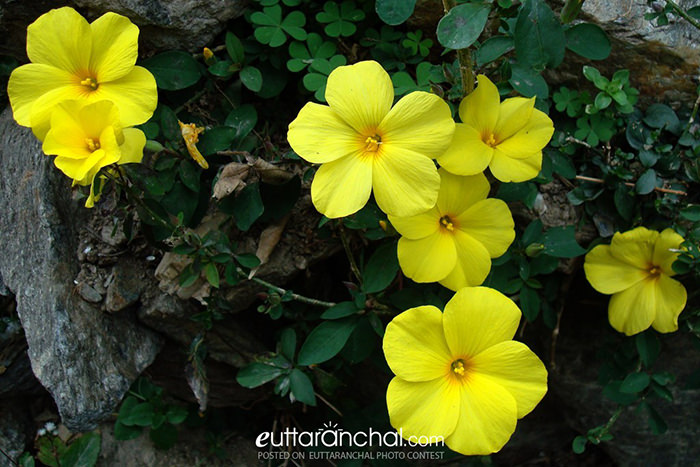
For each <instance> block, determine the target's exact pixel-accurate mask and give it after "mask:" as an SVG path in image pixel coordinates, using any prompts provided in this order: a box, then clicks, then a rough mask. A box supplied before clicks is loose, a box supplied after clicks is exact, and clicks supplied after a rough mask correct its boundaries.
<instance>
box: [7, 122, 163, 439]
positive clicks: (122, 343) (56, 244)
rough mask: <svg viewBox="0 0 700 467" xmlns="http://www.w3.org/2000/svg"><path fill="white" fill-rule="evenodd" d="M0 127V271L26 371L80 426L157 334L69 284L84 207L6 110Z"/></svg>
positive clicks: (107, 406) (97, 415) (116, 392)
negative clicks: (19, 330)
mask: <svg viewBox="0 0 700 467" xmlns="http://www.w3.org/2000/svg"><path fill="white" fill-rule="evenodd" d="M0 135H1V136H0V212H2V213H3V215H2V216H1V217H0V271H1V272H2V277H3V280H4V282H5V285H6V286H7V288H8V289H10V290H11V291H12V292H13V293H14V294H15V297H16V300H17V313H18V315H19V318H20V320H21V322H22V326H23V328H24V330H25V335H26V339H27V343H28V354H29V358H30V360H31V364H32V369H33V371H34V374H35V375H36V377H37V378H38V379H39V381H40V382H41V384H42V385H43V386H44V387H45V388H46V389H48V390H49V392H50V393H51V394H52V396H53V398H54V400H55V401H56V405H57V406H58V410H59V412H60V414H61V417H62V418H63V422H64V423H65V424H66V425H67V426H68V427H69V428H71V429H73V430H88V429H91V428H93V427H94V426H95V423H96V422H97V421H98V420H100V419H102V418H104V417H106V416H108V415H109V414H110V413H111V412H112V410H113V409H114V407H115V406H116V405H117V404H118V403H119V401H120V400H121V398H122V396H123V394H124V392H126V390H127V389H128V388H129V386H130V384H131V382H132V381H133V380H134V379H135V378H136V376H137V375H138V374H139V373H140V372H141V371H142V370H143V369H144V368H145V367H146V366H148V364H150V363H151V361H152V360H153V358H154V357H155V356H156V354H157V353H158V349H159V346H160V340H159V338H158V337H157V336H156V335H155V334H153V333H152V332H150V331H148V330H147V329H145V328H144V327H142V326H140V325H138V324H136V323H135V322H134V321H133V320H130V319H128V317H126V316H108V315H107V314H105V313H102V312H101V310H100V309H99V308H98V307H97V306H95V305H94V304H92V303H89V302H87V301H85V300H83V299H82V298H81V297H80V296H79V295H78V294H77V293H76V289H75V285H76V284H75V283H74V279H75V278H76V276H77V274H78V271H79V264H78V261H77V258H76V255H75V251H76V249H77V243H78V242H77V240H78V232H77V229H78V227H79V226H80V225H81V223H83V222H84V221H85V214H86V210H85V209H84V208H82V203H81V202H80V201H77V200H74V199H72V196H71V191H70V182H69V181H68V180H67V179H66V178H65V177H64V176H63V174H61V173H60V172H59V171H58V170H56V168H55V167H53V164H52V162H51V159H50V158H48V157H46V156H44V155H43V154H42V152H41V149H40V144H39V142H38V141H36V139H35V138H34V136H33V135H32V133H31V131H29V130H28V129H25V128H21V127H19V126H17V124H16V123H15V122H14V121H13V120H12V117H11V115H10V112H9V109H6V111H5V112H4V113H3V114H2V116H0Z"/></svg>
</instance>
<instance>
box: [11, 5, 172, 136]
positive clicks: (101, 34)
mask: <svg viewBox="0 0 700 467" xmlns="http://www.w3.org/2000/svg"><path fill="white" fill-rule="evenodd" d="M138 35H139V29H138V27H136V26H135V25H134V24H132V23H131V21H129V19H128V18H125V17H124V16H120V15H118V14H116V13H106V14H104V15H102V16H101V17H99V18H97V19H96V20H95V21H93V22H92V23H91V24H88V22H87V21H86V20H85V18H83V17H82V16H80V14H78V12H76V11H75V10H74V9H72V8H69V7H64V8H59V9H56V10H51V11H49V12H48V13H46V14H44V15H42V16H40V17H39V18H38V19H37V20H36V21H34V22H33V23H32V24H30V25H29V27H28V28H27V55H28V56H29V60H30V61H31V62H32V63H29V64H27V65H22V66H21V67H19V68H16V69H15V70H14V71H13V72H12V74H11V75H10V80H9V83H8V86H7V93H8V96H9V98H10V105H11V106H12V111H13V114H14V118H15V120H16V121H17V123H19V124H20V125H22V126H27V127H31V128H32V130H33V131H34V134H35V135H36V136H37V138H39V139H42V140H43V138H44V136H45V135H46V132H47V131H48V129H49V122H50V117H51V111H52V110H53V108H54V107H55V106H56V104H58V103H60V102H62V101H65V100H74V99H77V100H85V101H86V102H88V103H93V102H97V101H101V100H110V101H112V102H114V104H115V105H116V106H117V107H118V109H119V114H120V116H121V119H122V121H121V125H122V127H128V126H132V125H137V124H140V123H143V122H145V121H146V120H148V119H149V118H150V117H151V115H152V114H153V111H154V110H155V108H156V103H157V99H158V92H157V89H156V82H155V79H154V78H153V75H152V74H151V73H150V72H149V71H148V70H146V69H145V68H142V67H139V66H134V64H135V63H136V58H137V48H138Z"/></svg>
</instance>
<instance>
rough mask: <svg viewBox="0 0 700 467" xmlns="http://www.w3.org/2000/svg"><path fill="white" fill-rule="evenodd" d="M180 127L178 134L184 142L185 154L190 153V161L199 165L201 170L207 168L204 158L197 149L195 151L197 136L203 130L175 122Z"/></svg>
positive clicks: (190, 124)
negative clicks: (192, 160)
mask: <svg viewBox="0 0 700 467" xmlns="http://www.w3.org/2000/svg"><path fill="white" fill-rule="evenodd" d="M177 123H178V124H179V125H180V133H181V134H182V139H183V140H185V146H187V152H189V153H190V156H192V159H194V160H195V162H197V164H199V166H200V167H201V168H203V169H208V168H209V163H208V162H207V160H206V159H205V158H204V156H203V155H202V153H201V152H199V149H197V143H198V142H199V135H200V133H202V132H203V131H204V128H202V127H201V126H197V125H195V124H194V123H182V122H181V121H180V120H178V121H177Z"/></svg>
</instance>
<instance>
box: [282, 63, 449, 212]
mask: <svg viewBox="0 0 700 467" xmlns="http://www.w3.org/2000/svg"><path fill="white" fill-rule="evenodd" d="M326 100H327V101H328V104H329V106H325V105H319V104H314V103H308V104H306V105H305V106H304V107H303V108H302V109H301V111H300V112H299V115H298V116H297V118H296V119H295V120H294V121H293V122H292V123H291V124H290V125H289V132H288V134H287V139H288V140H289V144H290V145H291V146H292V149H294V151H295V152H296V153H297V154H299V156H301V157H302V158H304V159H306V160H307V161H309V162H312V163H319V164H323V165H321V168H319V170H318V172H316V176H315V177H314V180H313V182H312V184H311V198H312V200H313V203H314V205H315V206H316V209H318V210H319V211H320V212H321V213H323V214H325V215H326V216H327V217H330V218H337V217H343V216H347V215H350V214H352V213H354V212H356V211H358V210H360V209H361V208H362V207H363V206H364V205H365V203H366V202H367V200H368V199H369V196H370V193H371V192H372V190H374V197H375V199H376V201H377V204H378V205H379V208H380V209H381V210H382V211H384V212H386V213H387V214H393V215H396V216H411V215H414V214H418V213H420V212H422V211H425V210H427V209H430V208H431V207H432V206H433V205H434V204H435V200H436V199H437V192H438V187H439V183H440V178H439V177H438V174H437V170H436V168H435V164H434V163H433V161H432V160H431V158H433V157H437V156H439V155H440V154H441V153H442V152H443V151H445V149H447V147H448V146H449V144H450V140H451V139H452V133H453V132H454V122H453V121H452V117H451V113H450V108H449V106H448V105H447V104H446V103H445V102H444V101H443V100H442V99H440V98H439V97H438V96H436V95H434V94H429V93H427V92H420V91H416V92H412V93H411V94H409V95H407V96H405V97H403V98H402V99H401V100H399V101H398V102H397V103H396V105H395V106H394V107H393V108H392V106H391V105H392V103H393V101H394V87H393V85H392V83H391V79H390V78H389V75H388V74H387V72H386V71H384V69H383V68H382V67H381V65H379V64H378V63H377V62H373V61H365V62H359V63H356V64H354V65H349V66H341V67H338V68H336V69H335V70H333V72H332V73H331V74H330V76H329V77H328V84H327V86H326Z"/></svg>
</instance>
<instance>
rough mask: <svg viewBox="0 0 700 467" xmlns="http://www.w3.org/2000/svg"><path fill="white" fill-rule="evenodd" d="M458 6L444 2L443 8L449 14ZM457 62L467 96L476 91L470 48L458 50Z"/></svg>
mask: <svg viewBox="0 0 700 467" xmlns="http://www.w3.org/2000/svg"><path fill="white" fill-rule="evenodd" d="M456 5H457V3H456V1H455V0H442V6H443V8H444V9H445V14H447V13H448V12H449V11H450V10H451V9H452V8H454V7H455V6H456ZM457 61H458V62H459V74H460V76H461V77H462V95H463V96H466V95H468V94H470V93H471V92H472V91H473V90H474V70H473V69H472V68H473V63H472V54H471V52H470V51H469V49H468V48H466V49H458V50H457Z"/></svg>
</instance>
